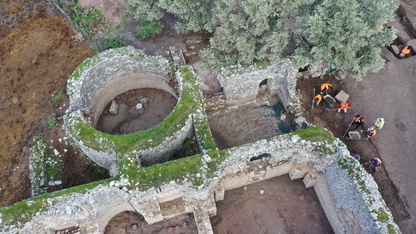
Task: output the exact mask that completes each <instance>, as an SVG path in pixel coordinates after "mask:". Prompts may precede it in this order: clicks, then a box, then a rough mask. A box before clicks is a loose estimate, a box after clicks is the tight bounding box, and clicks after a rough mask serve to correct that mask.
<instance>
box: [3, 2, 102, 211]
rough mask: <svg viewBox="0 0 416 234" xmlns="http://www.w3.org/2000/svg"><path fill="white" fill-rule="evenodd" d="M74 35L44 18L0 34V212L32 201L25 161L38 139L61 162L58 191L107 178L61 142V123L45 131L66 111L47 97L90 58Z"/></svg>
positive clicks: (14, 7) (15, 8) (14, 5)
mask: <svg viewBox="0 0 416 234" xmlns="http://www.w3.org/2000/svg"><path fill="white" fill-rule="evenodd" d="M22 6H23V4H22V3H19V2H10V1H7V2H2V3H1V8H2V9H10V10H9V11H6V12H5V13H6V14H14V13H17V12H19V10H20V8H19V7H22ZM38 10H39V9H38ZM74 34H75V33H74V31H73V30H72V29H71V27H70V25H69V24H68V23H67V22H66V21H65V20H64V19H62V18H58V17H53V16H50V15H48V14H46V13H45V12H40V13H38V14H36V15H35V16H31V17H28V18H26V19H23V21H21V22H17V23H16V24H15V25H14V26H13V27H11V28H8V27H2V28H1V35H2V36H1V37H0V45H1V47H0V61H1V63H0V77H1V79H0V109H1V112H0V118H1V119H2V124H1V126H0V133H1V134H0V145H1V147H0V161H1V162H2V163H1V165H0V172H1V174H0V188H1V190H0V206H7V205H12V204H13V203H15V202H18V201H21V200H23V199H25V198H28V197H29V196H30V195H31V192H30V191H31V185H30V181H29V167H28V156H29V153H30V152H29V149H30V147H31V144H32V143H33V140H34V139H35V138H36V137H39V136H41V137H43V139H45V142H46V143H47V145H48V146H49V151H50V152H49V153H50V154H51V155H54V149H56V150H57V151H58V152H59V153H60V155H62V156H63V157H62V160H61V163H62V166H63V169H62V178H59V179H61V180H62V182H63V184H62V186H61V188H66V187H71V186H74V185H78V184H82V183H86V182H89V181H94V180H97V179H102V178H106V177H107V175H106V173H105V172H102V173H97V172H96V171H95V169H94V167H93V166H91V165H92V164H90V163H89V162H87V161H86V159H85V158H84V157H82V156H81V154H80V153H77V152H76V150H75V149H74V148H73V147H72V146H71V145H70V143H69V142H68V140H63V139H64V137H65V134H64V132H63V130H62V129H61V125H62V120H59V121H58V124H57V125H55V126H54V127H49V125H48V118H49V117H50V116H51V115H53V114H56V115H57V116H58V117H59V116H61V115H62V114H63V113H64V111H65V109H66V107H67V106H68V100H67V98H66V95H65V96H64V97H63V98H62V99H61V100H57V102H55V103H54V102H53V101H52V100H53V98H52V96H53V95H55V94H57V93H58V92H59V91H60V90H65V89H66V81H67V79H68V77H69V76H70V75H71V73H72V72H73V71H74V69H75V68H76V67H77V66H78V65H79V64H80V63H81V62H82V61H83V60H85V59H86V58H88V57H91V56H92V55H94V51H93V50H92V49H91V48H90V47H88V45H86V44H82V45H77V44H75V43H74V42H73V41H72V39H71V36H73V35H74ZM65 139H66V138H65ZM67 144H68V145H67ZM50 189H54V188H50ZM55 189H59V188H55Z"/></svg>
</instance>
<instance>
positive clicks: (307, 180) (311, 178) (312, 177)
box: [303, 173, 318, 188]
mask: <svg viewBox="0 0 416 234" xmlns="http://www.w3.org/2000/svg"><path fill="white" fill-rule="evenodd" d="M316 181H318V176H317V175H316V174H314V173H308V174H306V176H305V177H304V178H303V184H305V187H306V188H310V187H312V186H315V184H316Z"/></svg>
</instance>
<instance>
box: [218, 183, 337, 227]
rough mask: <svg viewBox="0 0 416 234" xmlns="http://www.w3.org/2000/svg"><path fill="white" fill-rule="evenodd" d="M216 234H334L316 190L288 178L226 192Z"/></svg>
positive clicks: (219, 211) (220, 203)
mask: <svg viewBox="0 0 416 234" xmlns="http://www.w3.org/2000/svg"><path fill="white" fill-rule="evenodd" d="M211 222H212V226H213V230H214V233H217V234H228V233H229V234H233V233H333V231H332V227H331V225H330V224H329V221H328V219H327V218H326V216H325V213H324V211H323V209H322V207H321V205H320V203H319V200H318V197H317V196H316V193H315V191H314V190H313V188H305V185H304V184H303V182H302V181H301V180H293V181H291V180H290V178H289V176H288V175H285V176H280V177H275V178H273V179H269V180H265V181H262V182H258V183H255V184H251V185H248V186H246V187H242V188H237V189H233V190H229V191H226V192H225V198H224V200H223V201H220V202H217V216H215V217H213V218H211Z"/></svg>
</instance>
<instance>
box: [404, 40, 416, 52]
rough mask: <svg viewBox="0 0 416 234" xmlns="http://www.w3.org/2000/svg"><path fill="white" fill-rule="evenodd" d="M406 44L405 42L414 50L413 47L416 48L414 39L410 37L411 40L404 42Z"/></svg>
mask: <svg viewBox="0 0 416 234" xmlns="http://www.w3.org/2000/svg"><path fill="white" fill-rule="evenodd" d="M406 44H407V45H408V46H411V47H412V48H413V50H415V49H416V39H412V40H410V41H408V42H406Z"/></svg>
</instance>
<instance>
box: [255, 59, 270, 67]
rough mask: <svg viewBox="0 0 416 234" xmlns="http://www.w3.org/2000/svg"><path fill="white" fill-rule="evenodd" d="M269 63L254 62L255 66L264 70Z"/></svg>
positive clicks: (263, 61) (262, 61)
mask: <svg viewBox="0 0 416 234" xmlns="http://www.w3.org/2000/svg"><path fill="white" fill-rule="evenodd" d="M268 64H269V63H268V62H267V61H266V60H259V61H256V66H257V67H259V68H264V67H266V66H267V65H268Z"/></svg>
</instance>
